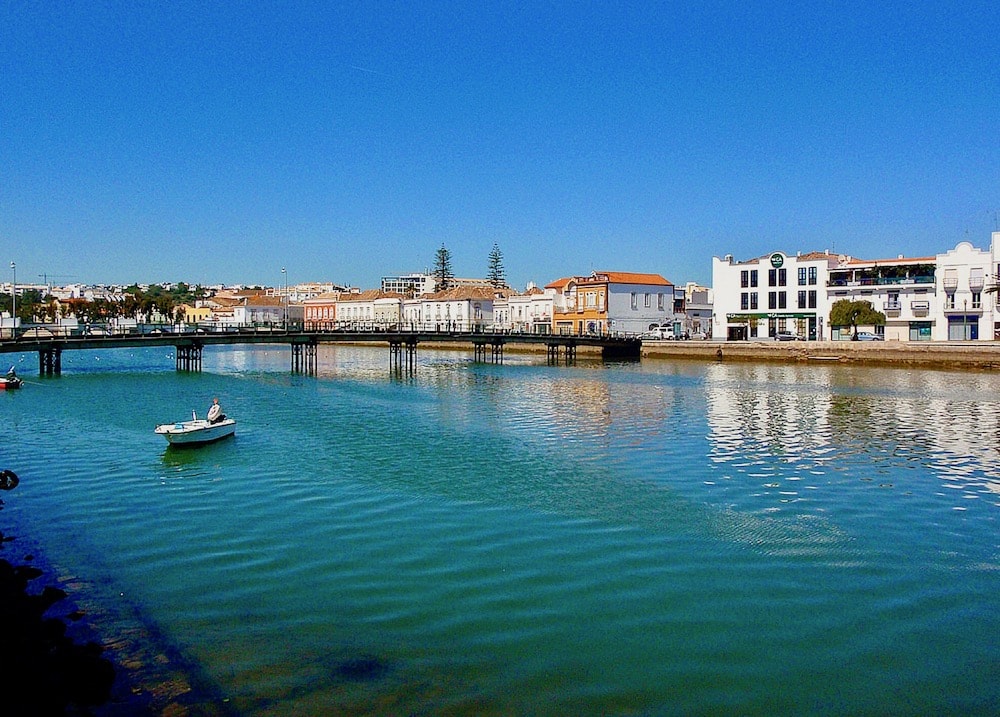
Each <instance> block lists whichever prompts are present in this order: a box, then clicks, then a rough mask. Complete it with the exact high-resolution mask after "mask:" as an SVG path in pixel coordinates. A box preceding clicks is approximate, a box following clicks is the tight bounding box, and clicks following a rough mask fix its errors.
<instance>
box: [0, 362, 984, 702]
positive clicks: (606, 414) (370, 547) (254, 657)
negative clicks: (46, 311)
mask: <svg viewBox="0 0 1000 717" xmlns="http://www.w3.org/2000/svg"><path fill="white" fill-rule="evenodd" d="M470 354H471V351H470ZM20 360H21V363H20V365H21V366H23V367H24V368H23V369H22V374H23V375H24V376H25V377H26V378H27V379H28V380H29V381H31V382H32V383H30V384H29V385H27V386H26V387H25V389H24V390H23V391H21V392H19V393H15V392H12V393H10V394H9V395H0V421H2V425H3V426H5V427H6V428H7V438H6V440H4V442H3V444H2V446H0V464H2V465H0V467H8V468H12V469H14V470H15V471H16V472H17V473H18V474H19V475H20V476H21V485H20V486H19V488H18V489H17V490H16V491H13V492H12V493H9V494H6V495H4V496H3V498H4V500H5V502H6V504H7V505H6V508H5V510H4V511H3V512H2V513H0V522H3V523H8V522H10V521H16V522H17V523H18V524H19V525H22V526H24V529H25V530H26V532H28V533H30V534H31V536H32V537H33V539H35V540H37V541H38V542H39V544H40V545H41V546H42V550H43V551H44V552H45V554H46V555H47V556H49V557H50V558H51V559H52V560H54V561H56V562H58V563H59V564H60V565H63V566H68V568H69V569H71V570H72V571H74V572H75V573H76V574H78V575H80V576H85V577H87V578H89V579H92V580H94V581H95V582H96V583H97V584H98V585H100V586H104V589H105V590H106V592H107V594H108V595H110V596H117V598H116V599H121V600H124V601H127V602H128V603H129V604H130V605H134V606H135V607H136V608H137V609H138V610H140V611H141V613H142V615H143V616H145V619H148V620H149V621H150V622H151V624H153V625H155V628H156V631H157V633H158V634H160V635H162V636H163V637H164V639H166V640H167V641H169V643H170V644H171V645H172V646H173V647H174V648H175V649H176V650H178V651H179V652H180V653H181V654H182V655H183V656H184V657H185V658H186V659H187V660H189V661H190V662H191V663H192V664H194V665H196V666H197V668H198V669H199V670H200V672H201V673H202V674H203V675H204V676H206V677H207V678H208V679H209V680H210V682H211V684H212V685H213V687H214V688H215V690H217V692H218V694H219V695H221V696H223V697H224V698H225V699H226V700H227V702H226V704H227V705H228V706H230V707H231V708H232V709H234V710H235V711H236V712H237V713H239V714H246V715H288V714H296V715H326V714H378V715H382V714H386V715H389V714H393V715H394V714H450V715H569V714H580V715H670V714H678V715H680V714H746V715H773V714H894V715H926V714H956V715H959V714H961V715H968V714H994V713H996V711H997V708H998V705H1000V645H998V636H1000V532H998V527H1000V525H998V518H1000V471H998V469H997V459H998V446H1000V376H998V375H995V374H986V373H972V372H970V373H947V372H932V371H904V370H896V369H872V368H865V369H857V368H850V367H843V366H827V365H823V366H809V365H757V364H728V363H686V362H685V363H672V362H665V361H663V362H651V361H644V362H642V363H635V364H618V365H602V364H600V363H592V364H588V363H583V362H581V363H580V364H578V365H577V366H572V367H567V366H547V365H545V360H544V357H542V358H541V359H539V358H538V357H534V356H518V355H512V354H508V355H507V357H506V363H505V365H503V366H494V365H488V364H474V363H472V362H471V361H470V360H469V357H468V356H467V355H466V354H464V353H452V352H435V351H431V350H424V349H420V351H419V353H418V367H417V371H416V373H415V374H414V375H413V376H409V377H408V376H403V377H398V376H396V377H394V376H392V375H390V372H389V370H388V355H387V351H386V350H384V349H382V350H380V349H372V348H342V347H321V348H320V352H319V371H318V375H317V376H315V377H308V376H295V375H291V374H290V373H289V371H288V366H289V355H288V351H287V349H282V348H278V347H258V348H255V349H249V348H248V349H244V350H239V349H226V348H218V349H206V355H205V359H204V371H203V372H202V373H201V374H178V373H176V372H175V371H174V370H173V359H172V357H171V356H169V355H168V352H165V351H163V350H145V351H118V352H113V351H108V352H80V353H74V352H67V353H65V354H64V355H63V371H64V374H63V375H62V376H61V377H57V378H51V379H40V378H38V377H37V375H32V371H31V369H32V368H33V367H34V366H35V364H36V363H37V359H36V358H35V356H34V355H30V354H29V355H25V356H24V357H21V359H20ZM212 396H219V397H220V399H221V402H222V404H223V406H224V408H225V410H226V412H227V413H228V414H229V415H231V416H233V417H235V418H236V419H237V420H238V422H239V427H238V429H237V435H236V437H235V438H234V439H231V440H227V441H224V442H221V443H217V444H214V445H211V446H207V447H205V448H201V449H196V450H186V451H185V450H182V451H177V450H176V449H168V448H167V447H166V444H165V442H164V441H163V439H162V438H161V437H159V436H156V435H154V434H153V430H152V429H153V427H154V425H155V424H157V423H160V422H166V421H173V420H178V419H182V418H185V417H187V416H189V415H190V413H191V411H192V409H194V410H197V411H198V413H199V414H204V412H205V411H206V410H207V409H208V406H209V404H210V402H211V398H212Z"/></svg>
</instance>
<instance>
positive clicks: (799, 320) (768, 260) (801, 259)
mask: <svg viewBox="0 0 1000 717" xmlns="http://www.w3.org/2000/svg"><path fill="white" fill-rule="evenodd" d="M848 259H849V257H838V256H836V255H834V254H830V253H829V252H810V253H808V254H797V255H794V256H793V255H790V254H785V253H783V252H780V251H776V252H772V253H770V254H767V255H766V256H762V257H758V258H756V259H751V260H749V261H742V262H737V261H734V260H733V257H732V255H731V254H730V255H726V256H725V257H724V258H722V259H719V258H718V257H715V258H713V259H712V286H713V291H714V294H715V296H714V303H713V308H712V331H711V335H712V336H714V337H715V338H717V339H727V340H730V341H740V340H747V339H762V338H773V337H774V336H775V335H776V334H777V333H778V332H782V331H791V332H793V333H796V334H798V335H799V336H801V337H803V338H806V339H810V340H817V339H821V338H823V337H824V326H825V324H826V321H827V319H828V317H829V316H830V307H829V304H828V302H827V291H826V289H827V286H826V285H827V279H828V274H829V271H830V269H831V268H832V267H835V266H836V265H837V264H838V262H839V261H846V260H848Z"/></svg>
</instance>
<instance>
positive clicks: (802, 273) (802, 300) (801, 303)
mask: <svg viewBox="0 0 1000 717" xmlns="http://www.w3.org/2000/svg"><path fill="white" fill-rule="evenodd" d="M799 274H800V276H799V278H800V279H805V278H806V277H805V269H799ZM798 307H799V308H800V309H804V308H806V292H805V291H800V292H799V303H798Z"/></svg>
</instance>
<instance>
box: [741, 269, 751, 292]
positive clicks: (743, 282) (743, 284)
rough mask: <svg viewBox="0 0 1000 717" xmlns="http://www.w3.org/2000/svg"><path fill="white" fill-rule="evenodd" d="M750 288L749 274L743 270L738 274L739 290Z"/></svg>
mask: <svg viewBox="0 0 1000 717" xmlns="http://www.w3.org/2000/svg"><path fill="white" fill-rule="evenodd" d="M748 286H750V272H749V271H746V270H745V269H744V270H743V271H741V272H740V288H743V289H745V288H747V287H748Z"/></svg>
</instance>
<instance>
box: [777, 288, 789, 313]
mask: <svg viewBox="0 0 1000 717" xmlns="http://www.w3.org/2000/svg"><path fill="white" fill-rule="evenodd" d="M778 308H779V309H787V308H788V299H787V296H786V295H785V292H784V291H779V292H778Z"/></svg>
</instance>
